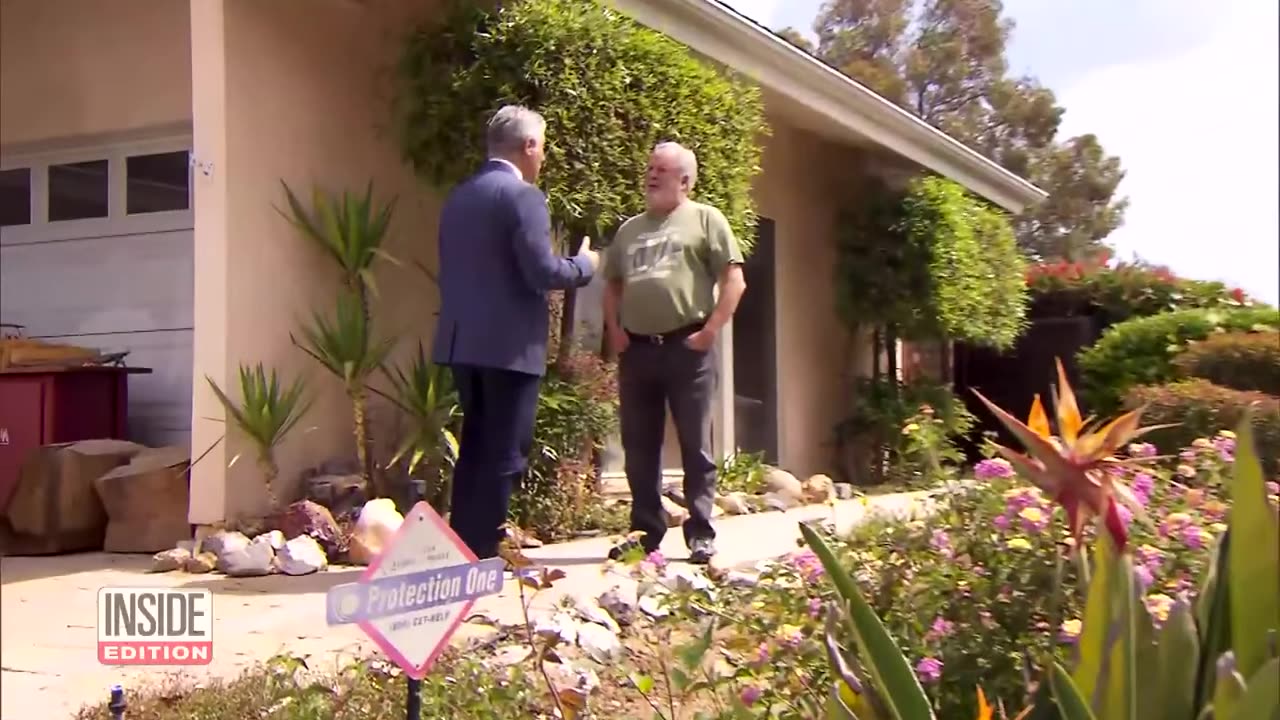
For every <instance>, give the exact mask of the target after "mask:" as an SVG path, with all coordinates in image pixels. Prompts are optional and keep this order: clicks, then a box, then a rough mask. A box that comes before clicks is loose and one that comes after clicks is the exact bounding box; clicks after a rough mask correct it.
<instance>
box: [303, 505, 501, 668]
mask: <svg viewBox="0 0 1280 720" xmlns="http://www.w3.org/2000/svg"><path fill="white" fill-rule="evenodd" d="M505 566H506V563H505V562H504V561H503V560H502V559H501V558H492V559H489V560H476V556H475V555H474V554H472V552H471V550H470V549H469V548H468V547H467V546H466V545H465V544H464V543H463V542H462V540H460V539H459V538H458V536H457V535H456V534H454V532H453V530H452V529H451V528H450V527H449V526H448V525H446V524H445V522H444V520H443V519H441V517H440V516H439V515H438V514H437V513H436V511H435V510H434V509H432V507H431V505H429V504H428V503H425V502H419V503H418V504H417V505H415V506H414V507H413V509H412V510H410V511H409V514H408V515H407V516H405V519H404V523H403V524H402V525H401V526H400V529H399V530H398V531H397V532H396V534H395V536H393V537H392V539H391V542H390V543H388V545H387V547H386V548H384V549H383V551H382V554H381V555H379V556H378V557H377V558H376V559H374V561H373V562H372V563H370V564H369V567H368V568H367V569H366V570H365V572H364V575H363V576H361V578H360V580H359V581H358V582H354V583H345V584H343V585H337V586H334V587H333V588H332V589H331V590H329V595H328V597H327V598H326V613H325V614H326V617H327V620H328V623H329V624H330V625H343V624H349V623H356V624H358V625H359V626H360V627H361V629H363V630H364V631H365V634H367V635H368V636H369V637H370V638H371V639H372V640H373V641H374V642H375V643H377V644H378V647H380V648H382V651H383V652H385V653H386V654H387V657H389V658H391V660H392V661H393V662H395V664H396V665H398V666H399V667H400V669H402V670H404V672H405V674H406V675H408V676H409V677H410V678H413V679H415V680H421V679H422V678H423V677H425V676H426V674H427V672H428V671H429V670H430V669H431V665H432V663H434V662H435V659H436V657H438V656H439V654H440V652H441V650H443V649H444V648H445V647H446V646H447V645H448V643H449V638H450V637H451V636H452V635H453V633H454V632H456V631H457V629H458V625H459V624H461V623H462V621H463V619H464V618H466V617H467V615H468V613H470V611H471V606H472V605H473V604H474V603H475V601H476V600H477V599H479V598H482V597H485V596H486V595H496V594H497V593H498V592H500V591H501V590H502V583H503V570H504V569H505Z"/></svg>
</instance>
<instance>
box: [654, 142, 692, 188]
mask: <svg viewBox="0 0 1280 720" xmlns="http://www.w3.org/2000/svg"><path fill="white" fill-rule="evenodd" d="M662 150H670V151H672V152H674V153H675V155H676V161H677V162H678V163H679V164H680V173H681V174H682V175H684V176H685V177H687V178H689V189H690V190H692V189H693V185H694V183H696V182H697V181H698V156H697V155H695V154H694V152H693V151H692V150H690V149H689V148H687V147H685V146H683V145H681V144H680V143H678V142H673V141H670V140H668V141H666V142H660V143H658V144H657V145H656V146H654V148H653V151H654V152H660V151H662Z"/></svg>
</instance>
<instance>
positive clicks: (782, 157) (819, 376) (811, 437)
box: [748, 118, 868, 479]
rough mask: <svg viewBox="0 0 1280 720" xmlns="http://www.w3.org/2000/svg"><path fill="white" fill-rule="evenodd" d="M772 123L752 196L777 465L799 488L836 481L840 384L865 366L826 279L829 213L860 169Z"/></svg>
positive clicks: (804, 134)
mask: <svg viewBox="0 0 1280 720" xmlns="http://www.w3.org/2000/svg"><path fill="white" fill-rule="evenodd" d="M773 122H774V132H773V134H772V136H771V137H770V138H769V139H768V140H767V142H766V144H765V150H764V158H763V164H762V167H763V169H764V172H763V173H762V175H761V176H760V179H759V180H758V181H757V185H756V193H757V201H758V203H759V210H760V213H761V214H762V215H764V216H766V217H769V218H772V219H773V221H774V223H775V235H776V239H775V247H776V250H775V253H776V261H777V265H776V270H775V276H774V277H775V283H776V293H777V298H776V307H777V325H778V327H777V374H778V378H777V382H778V451H779V461H780V464H781V465H782V466H783V467H784V469H786V470H788V471H790V472H792V473H794V474H796V475H797V476H799V477H800V478H801V479H803V478H804V477H806V476H808V475H810V474H813V473H832V472H834V470H835V467H834V455H833V450H832V448H831V447H830V446H829V441H830V440H831V437H832V435H831V433H832V430H833V428H834V426H835V424H836V423H837V422H838V421H839V420H841V419H842V418H843V417H844V416H845V414H846V413H847V411H848V406H849V398H848V397H847V396H846V394H845V385H844V382H843V380H844V378H845V377H846V376H847V375H848V374H849V372H850V370H851V369H852V370H856V369H857V368H860V367H861V366H862V365H865V364H866V360H867V359H866V358H865V357H864V355H866V352H867V348H866V345H865V341H863V340H858V341H851V340H850V339H849V338H848V334H847V333H846V332H845V331H844V328H843V326H842V325H841V323H840V321H839V319H838V318H837V316H836V313H835V295H834V285H833V284H832V282H831V277H832V272H833V267H834V264H835V259H836V246H835V221H836V213H837V208H838V207H839V206H840V204H841V203H843V202H856V200H857V195H858V192H857V190H858V187H859V183H860V179H861V178H862V177H863V175H864V173H865V171H866V166H867V162H868V160H867V158H866V156H864V155H863V154H862V153H860V152H859V151H858V150H857V149H854V148H849V147H841V146H837V145H835V144H834V143H831V142H829V141H827V140H824V139H822V138H820V137H818V136H816V135H814V134H813V133H811V132H808V131H805V130H802V129H799V128H797V127H795V126H793V125H788V124H786V123H785V122H783V121H781V120H778V119H776V118H775V119H774V120H773ZM748 292H750V290H748Z"/></svg>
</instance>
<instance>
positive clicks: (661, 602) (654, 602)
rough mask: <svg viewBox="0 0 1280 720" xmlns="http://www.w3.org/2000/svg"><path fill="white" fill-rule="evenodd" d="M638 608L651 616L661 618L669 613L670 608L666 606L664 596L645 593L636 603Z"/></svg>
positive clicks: (655, 618)
mask: <svg viewBox="0 0 1280 720" xmlns="http://www.w3.org/2000/svg"><path fill="white" fill-rule="evenodd" d="M636 605H637V606H638V607H639V608H640V612H643V613H644V614H645V615H648V616H649V617H651V618H653V619H654V620H661V619H662V618H665V617H667V616H668V615H670V614H671V609H670V608H668V607H667V602H666V598H664V597H662V596H661V595H645V596H644V597H642V598H640V602H638V603H636Z"/></svg>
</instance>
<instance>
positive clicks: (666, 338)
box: [627, 322, 706, 345]
mask: <svg viewBox="0 0 1280 720" xmlns="http://www.w3.org/2000/svg"><path fill="white" fill-rule="evenodd" d="M705 326H706V323H705V322H700V323H694V324H693V325H685V326H684V327H682V328H676V329H675V330H672V331H671V332H665V333H659V334H657V335H641V334H639V333H633V332H631V331H630V330H628V331H627V337H628V338H630V339H631V342H639V343H645V344H647V345H662V344H663V343H667V342H672V341H676V340H683V339H685V338H687V337H689V336H690V335H692V334H694V333H696V332H698V331H699V330H701V329H702V328H703V327H705Z"/></svg>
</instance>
